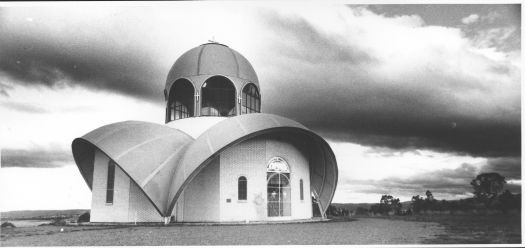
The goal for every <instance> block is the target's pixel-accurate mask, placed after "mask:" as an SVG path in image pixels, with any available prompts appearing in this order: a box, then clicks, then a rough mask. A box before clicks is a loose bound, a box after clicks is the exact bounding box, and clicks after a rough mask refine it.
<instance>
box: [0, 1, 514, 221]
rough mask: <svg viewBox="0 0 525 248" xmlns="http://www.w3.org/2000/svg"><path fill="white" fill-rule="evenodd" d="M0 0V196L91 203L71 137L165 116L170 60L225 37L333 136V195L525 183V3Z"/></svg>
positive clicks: (363, 197)
mask: <svg viewBox="0 0 525 248" xmlns="http://www.w3.org/2000/svg"><path fill="white" fill-rule="evenodd" d="M2 6H3V7H1V8H0V116H1V118H0V119H1V122H0V137H1V139H0V146H1V147H2V151H1V169H0V195H1V201H0V210H2V211H7V210H18V209H66V208H89V207H90V202H91V199H90V191H89V189H88V187H87V186H86V185H85V182H84V180H83V179H82V178H81V176H80V173H79V172H78V170H77V168H76V166H75V164H74V162H73V159H72V155H71V149H70V145H71V142H72V140H73V139H74V138H76V137H80V136H82V135H84V134H85V133H87V132H89V131H91V130H93V129H95V128H97V127H100V126H102V125H105V124H109V123H113V122H118V121H124V120H143V121H150V122H155V123H163V121H164V120H163V118H164V101H163V96H162V90H163V89H164V84H165V80H166V76H167V73H168V71H169V69H170V67H171V65H172V64H173V62H174V61H175V60H176V59H177V58H178V56H180V55H181V54H182V53H183V52H185V51H186V50H189V49H191V48H193V47H195V46H198V45H200V44H202V43H206V42H207V41H208V40H210V39H213V40H216V41H219V42H221V43H224V44H226V45H228V46H230V47H231V48H233V49H235V50H237V51H239V52H240V53H241V54H243V55H244V56H245V57H246V58H248V60H249V61H250V62H251V63H252V65H253V66H254V68H255V70H256V71H257V73H258V76H259V80H260V82H261V91H262V98H263V99H262V102H263V106H262V110H263V112H266V113H274V114H278V115H282V116H285V117H289V118H292V119H295V120H297V121H299V122H301V123H303V124H304V125H305V126H307V127H309V128H310V129H312V130H314V131H316V132H318V133H319V134H321V135H322V136H323V137H324V138H326V139H327V140H328V142H329V143H330V145H331V146H332V149H333V150H334V152H335V154H336V157H337V161H338V165H339V184H338V188H337V191H336V194H335V198H334V202H378V201H379V199H380V196H381V195H382V194H391V195H394V196H395V197H399V198H401V200H403V201H404V200H410V198H411V197H412V196H413V195H417V194H420V195H421V194H424V192H425V191H426V190H431V191H432V192H433V193H434V196H435V197H436V198H438V199H459V198H465V197H470V196H472V194H471V191H472V190H471V188H470V186H469V182H470V181H471V180H472V179H473V178H474V177H475V176H476V175H477V174H479V173H481V172H498V173H500V174H502V175H503V176H505V177H506V179H507V181H508V184H507V188H508V189H510V190H511V191H513V192H521V131H520V130H521V103H520V101H521V85H520V83H521V60H520V56H521V35H520V29H521V26H520V25H521V9H520V6H519V5H350V6H346V5H336V4H322V5H320V4H305V3H298V2H295V3H294V2H292V3H280V4H276V3H273V4H272V5H265V4H263V3H257V4H254V3H250V4H244V3H239V2H237V3H211V2H191V3H190V2H185V3H156V4H154V5H153V4H150V3H131V4H118V5H114V4H113V5H105V4H100V3H97V4H90V3H84V4H52V5H51V4H34V3H33V4H20V3H19V4H17V5H16V6H8V5H6V4H4V5H2Z"/></svg>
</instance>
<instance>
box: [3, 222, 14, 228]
mask: <svg viewBox="0 0 525 248" xmlns="http://www.w3.org/2000/svg"><path fill="white" fill-rule="evenodd" d="M1 227H2V228H15V227H16V226H15V224H13V223H11V222H9V221H6V222H4V223H2V226H1Z"/></svg>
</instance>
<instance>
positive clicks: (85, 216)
mask: <svg viewBox="0 0 525 248" xmlns="http://www.w3.org/2000/svg"><path fill="white" fill-rule="evenodd" d="M90 217H91V216H90V214H89V212H85V213H83V214H81V215H80V216H78V219H77V223H82V222H89V219H90Z"/></svg>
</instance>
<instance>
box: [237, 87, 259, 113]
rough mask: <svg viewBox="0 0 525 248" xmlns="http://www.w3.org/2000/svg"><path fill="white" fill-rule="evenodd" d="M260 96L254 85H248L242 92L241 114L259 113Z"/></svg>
mask: <svg viewBox="0 0 525 248" xmlns="http://www.w3.org/2000/svg"><path fill="white" fill-rule="evenodd" d="M260 101H261V96H260V95H259V91H257V87H256V86H255V85H254V84H248V85H246V86H245V87H244V89H243V90H242V104H241V114H250V113H260V112H261V105H260Z"/></svg>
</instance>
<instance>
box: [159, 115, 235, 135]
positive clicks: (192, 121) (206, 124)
mask: <svg viewBox="0 0 525 248" xmlns="http://www.w3.org/2000/svg"><path fill="white" fill-rule="evenodd" d="M226 119H227V117H219V116H199V117H191V118H184V119H179V120H174V121H170V122H168V123H166V125H167V126H168V127H171V128H175V129H178V130H180V131H183V132H185V133H187V134H188V135H190V136H191V137H193V138H194V139H196V138H197V137H199V136H200V135H201V134H202V133H204V132H205V131H206V130H208V129H210V127H212V126H214V125H215V124H217V123H219V122H220V121H223V120H226Z"/></svg>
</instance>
